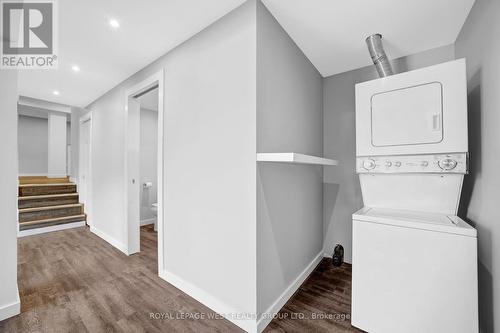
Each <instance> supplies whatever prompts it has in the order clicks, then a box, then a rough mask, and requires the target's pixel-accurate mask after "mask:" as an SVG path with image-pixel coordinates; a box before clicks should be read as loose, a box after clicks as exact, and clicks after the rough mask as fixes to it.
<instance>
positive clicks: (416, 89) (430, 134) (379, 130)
mask: <svg viewBox="0 0 500 333" xmlns="http://www.w3.org/2000/svg"><path fill="white" fill-rule="evenodd" d="M442 106H443V98H442V85H441V83H439V82H431V83H427V84H422V85H418V86H413V87H408V88H403V89H397V90H392V91H387V92H382V93H378V94H375V95H373V96H372V98H371V111H372V115H371V116H372V145H373V146H375V147H386V146H401V145H421V144H431V143H438V142H440V141H441V140H443V127H442V126H441V123H442V119H443V107H442Z"/></svg>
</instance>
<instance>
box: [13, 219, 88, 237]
mask: <svg viewBox="0 0 500 333" xmlns="http://www.w3.org/2000/svg"><path fill="white" fill-rule="evenodd" d="M84 226H85V221H81V222H71V223H65V224H59V225H51V226H48V227H43V228H36V229H28V230H19V231H18V232H17V237H18V238H21V237H26V236H33V235H39V234H45V233H47V232H53V231H60V230H66V229H72V228H79V227H84Z"/></svg>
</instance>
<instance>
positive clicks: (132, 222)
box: [124, 71, 164, 272]
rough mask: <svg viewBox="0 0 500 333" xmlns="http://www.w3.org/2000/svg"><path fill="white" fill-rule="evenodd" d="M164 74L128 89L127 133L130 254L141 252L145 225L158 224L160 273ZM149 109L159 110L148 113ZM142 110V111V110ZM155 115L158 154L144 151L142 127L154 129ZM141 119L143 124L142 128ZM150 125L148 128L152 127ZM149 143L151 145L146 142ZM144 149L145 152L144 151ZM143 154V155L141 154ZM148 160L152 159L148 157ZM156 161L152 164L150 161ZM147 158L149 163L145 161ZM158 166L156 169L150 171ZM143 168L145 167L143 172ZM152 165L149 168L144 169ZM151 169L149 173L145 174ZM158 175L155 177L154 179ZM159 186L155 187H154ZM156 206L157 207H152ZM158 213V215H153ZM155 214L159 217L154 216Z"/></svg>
mask: <svg viewBox="0 0 500 333" xmlns="http://www.w3.org/2000/svg"><path fill="white" fill-rule="evenodd" d="M163 80H164V74H163V71H160V72H158V73H156V74H154V75H152V76H151V77H149V78H147V79H146V80H144V81H143V82H141V83H139V84H138V85H136V86H134V87H133V88H131V89H129V90H128V91H127V93H126V104H125V105H126V108H125V109H126V125H125V128H126V131H125V143H126V144H125V184H126V188H125V197H124V202H125V217H126V223H127V229H126V230H127V253H128V255H131V254H134V253H138V252H140V250H141V244H140V227H141V220H142V221H143V223H150V222H152V221H153V223H154V222H156V230H157V233H158V270H159V272H162V270H163V232H164V228H163V225H164V224H163V204H162V203H163V173H164V171H163ZM148 106H149V107H148ZM147 108H150V109H152V108H156V109H157V110H149V111H145V110H144V109H147ZM141 109H142V110H141ZM152 111H156V113H155V115H154V116H155V117H156V119H157V120H156V121H157V133H156V135H155V136H156V142H155V143H156V144H155V145H154V146H155V147H154V149H156V154H153V153H152V152H151V149H149V152H145V150H146V149H144V147H141V126H144V127H147V126H148V125H147V124H146V123H145V122H148V120H149V123H150V125H151V123H152V120H151V119H148V120H146V119H147V118H154V117H153V115H152V114H151V113H150V114H148V113H147V112H152ZM141 118H142V119H143V122H142V124H141ZM150 125H149V126H150ZM149 134H151V133H148V135H145V136H147V137H148V138H147V139H145V138H144V136H143V142H142V143H143V146H148V147H149V148H151V146H152V145H153V144H152V143H151V139H152V138H151V137H150V136H149ZM145 140H146V141H148V142H149V144H148V143H147V142H145ZM141 148H143V149H141ZM141 153H142V154H141ZM148 156H149V157H148ZM152 156H154V157H153V158H154V159H155V161H152V160H151V157H152ZM144 158H147V159H148V160H147V161H144V160H143V159H144ZM151 163H155V164H156V165H155V167H151ZM141 165H142V166H143V167H142V168H141ZM145 165H149V167H147V168H146V167H144V166H145ZM145 169H148V170H145ZM152 173H155V174H156V175H152ZM155 184H156V186H155ZM153 205H154V206H153ZM154 211H155V212H154ZM154 213H156V216H154Z"/></svg>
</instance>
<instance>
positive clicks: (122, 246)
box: [90, 226, 128, 255]
mask: <svg viewBox="0 0 500 333" xmlns="http://www.w3.org/2000/svg"><path fill="white" fill-rule="evenodd" d="M90 232H92V233H93V234H94V235H96V236H98V237H99V238H102V239H103V240H104V241H106V242H108V243H109V244H111V245H113V246H114V247H116V248H117V249H118V250H120V251H121V252H123V253H125V254H126V255H128V250H127V246H126V245H125V244H123V243H122V242H120V241H118V240H117V239H115V238H113V237H111V236H110V235H108V234H107V233H105V232H104V231H102V230H99V229H98V228H96V227H94V226H91V227H90Z"/></svg>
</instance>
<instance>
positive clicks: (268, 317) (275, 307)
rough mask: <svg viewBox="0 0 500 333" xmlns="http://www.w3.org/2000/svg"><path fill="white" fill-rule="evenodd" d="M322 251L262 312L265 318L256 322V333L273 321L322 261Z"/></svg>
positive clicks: (262, 317)
mask: <svg viewBox="0 0 500 333" xmlns="http://www.w3.org/2000/svg"><path fill="white" fill-rule="evenodd" d="M323 256H324V253H323V250H321V252H319V253H318V254H317V255H316V256H315V257H314V259H313V260H312V261H311V262H310V263H309V265H307V267H306V268H305V269H304V270H303V271H302V272H301V273H300V274H299V276H297V278H296V279H295V280H294V281H293V282H292V283H291V284H290V285H289V286H288V288H286V289H285V291H283V293H282V294H281V295H280V296H279V297H278V298H277V299H276V301H274V303H273V304H272V305H271V306H270V307H269V308H268V309H267V310H266V311H265V312H264V314H265V316H261V317H260V318H259V320H258V321H257V332H258V333H260V332H262V331H264V329H265V328H266V327H267V325H269V323H270V322H271V321H272V320H273V316H274V315H275V314H277V313H278V312H280V310H281V309H282V308H283V306H285V304H286V302H288V300H289V299H290V298H291V297H292V296H293V294H295V292H296V291H297V290H298V289H299V288H300V286H301V285H302V284H303V283H304V281H305V280H306V279H307V278H308V277H309V275H311V273H312V272H313V271H314V270H315V269H316V267H317V266H318V264H319V263H320V262H321V260H322V259H323Z"/></svg>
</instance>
